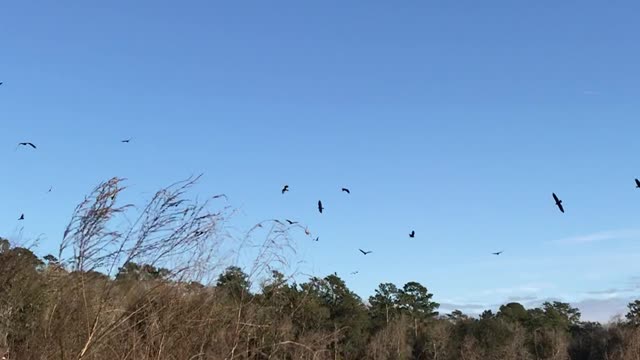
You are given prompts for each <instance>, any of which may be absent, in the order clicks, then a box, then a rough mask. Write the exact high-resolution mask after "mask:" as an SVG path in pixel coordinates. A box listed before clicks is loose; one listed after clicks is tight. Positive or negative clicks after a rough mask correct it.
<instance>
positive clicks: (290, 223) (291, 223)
mask: <svg viewBox="0 0 640 360" xmlns="http://www.w3.org/2000/svg"><path fill="white" fill-rule="evenodd" d="M285 220H287V222H288V223H289V225H293V224H297V223H298V222H297V221H291V220H289V219H285Z"/></svg>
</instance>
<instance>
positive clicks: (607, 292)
mask: <svg viewBox="0 0 640 360" xmlns="http://www.w3.org/2000/svg"><path fill="white" fill-rule="evenodd" d="M630 290H631V289H616V288H610V289H606V290H594V291H587V294H588V295H615V294H618V293H621V292H627V291H630Z"/></svg>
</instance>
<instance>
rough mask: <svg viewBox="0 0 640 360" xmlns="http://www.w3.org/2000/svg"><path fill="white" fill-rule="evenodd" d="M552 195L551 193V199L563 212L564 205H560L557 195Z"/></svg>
mask: <svg viewBox="0 0 640 360" xmlns="http://www.w3.org/2000/svg"><path fill="white" fill-rule="evenodd" d="M552 195H553V200H555V201H556V205H557V206H558V209H560V211H562V212H563V213H564V207H562V200H560V199H558V196H556V194H555V193H552Z"/></svg>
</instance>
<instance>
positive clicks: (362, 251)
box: [358, 249, 367, 255]
mask: <svg viewBox="0 0 640 360" xmlns="http://www.w3.org/2000/svg"><path fill="white" fill-rule="evenodd" d="M358 250H360V252H361V253H363V254H365V255H367V253H366V252H364V250H362V249H358Z"/></svg>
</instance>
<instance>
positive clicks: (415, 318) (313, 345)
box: [0, 239, 640, 360]
mask: <svg viewBox="0 0 640 360" xmlns="http://www.w3.org/2000/svg"><path fill="white" fill-rule="evenodd" d="M170 274H171V271H170V270H168V269H165V268H157V267H155V266H153V265H149V264H138V263H135V262H127V263H125V264H124V265H123V266H121V267H120V268H119V270H118V271H117V273H116V275H115V276H111V277H110V276H107V275H105V274H102V273H100V272H97V271H81V270H73V269H70V268H68V267H67V266H65V265H64V264H62V263H61V262H60V261H58V259H57V258H56V257H55V256H53V255H47V256H45V257H43V258H39V257H38V256H36V255H35V254H34V253H33V252H31V251H30V250H29V249H26V248H22V247H11V244H10V243H9V242H8V241H7V240H4V239H2V240H0V350H3V351H7V352H10V354H11V356H13V357H15V358H19V359H265V360H266V359H310V360H311V359H345V360H346V359H372V360H382V359H425V360H427V359H429V360H431V359H433V360H438V359H439V360H447V359H452V360H453V359H463V360H471V359H478V360H480V359H496V360H497V359H532V360H534V359H535V360H541V359H554V360H560V359H572V360H591V359H594V360H595V359H619V360H627V359H639V358H640V329H639V326H640V301H635V302H633V303H630V304H629V312H628V313H627V315H626V318H625V319H624V320H619V321H616V322H613V323H610V324H600V323H594V322H585V321H582V320H581V319H580V317H581V314H580V311H579V309H577V308H574V307H572V306H571V305H570V304H568V303H564V302H545V303H543V304H542V305H541V306H540V307H536V308H529V309H527V308H525V307H524V306H523V305H522V304H519V303H517V302H512V303H508V304H505V305H502V306H501V307H500V308H499V309H498V310H497V311H496V312H495V313H494V312H492V311H491V310H486V311H484V312H483V313H482V314H481V315H480V316H478V317H471V316H468V315H465V314H464V313H463V312H462V311H459V310H455V311H452V312H451V313H447V314H443V313H440V312H439V311H438V310H439V307H440V305H439V304H438V303H437V302H435V301H434V300H433V294H431V293H430V292H429V291H428V289H427V287H426V286H424V285H423V284H420V283H419V282H413V281H412V282H407V283H406V284H404V285H402V286H399V285H396V284H392V283H382V284H380V285H379V286H378V287H377V288H376V289H375V290H374V292H373V294H372V295H371V296H369V298H368V299H366V300H365V299H362V298H360V297H359V296H358V295H357V294H355V293H354V292H353V291H351V290H350V289H349V288H348V286H347V285H346V283H345V281H344V280H343V279H341V278H340V277H339V276H337V275H336V274H331V275H328V276H325V277H324V278H317V277H316V278H309V279H308V280H307V281H305V282H302V283H296V282H295V281H292V280H290V279H288V278H287V277H286V276H285V275H284V274H282V273H280V272H278V271H272V272H271V273H270V276H269V277H267V278H265V279H263V280H261V281H260V283H259V284H253V283H252V282H251V281H250V277H249V275H248V274H246V273H245V272H244V271H243V270H242V269H241V268H239V267H235V266H230V267H227V268H226V269H224V271H222V272H221V273H220V275H219V276H218V277H217V279H216V281H215V282H213V283H212V284H210V285H204V284H201V283H199V282H195V281H192V282H187V281H177V280H174V279H172V278H171V276H170ZM90 337H92V338H91V339H90Z"/></svg>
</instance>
